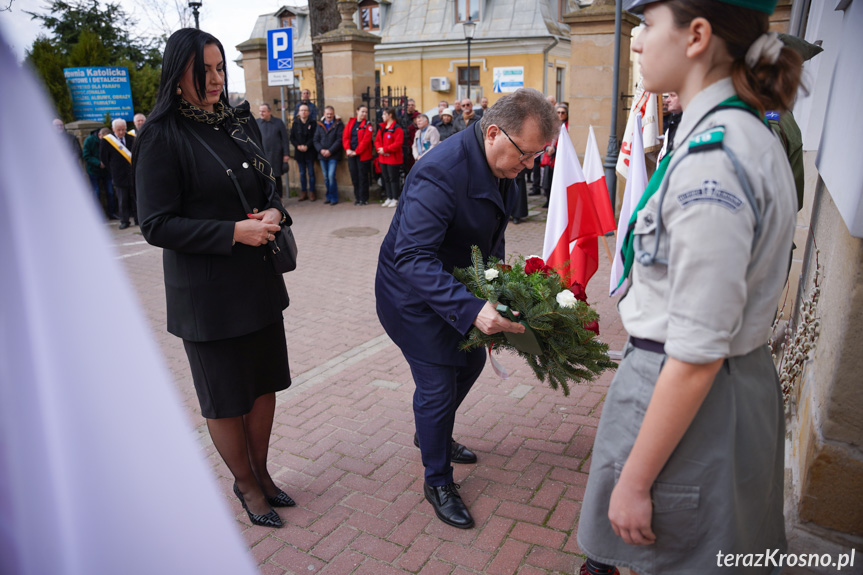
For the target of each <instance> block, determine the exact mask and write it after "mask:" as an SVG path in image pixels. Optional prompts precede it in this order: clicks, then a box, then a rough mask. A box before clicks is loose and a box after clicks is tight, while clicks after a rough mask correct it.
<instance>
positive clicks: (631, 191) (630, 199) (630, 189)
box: [608, 115, 647, 296]
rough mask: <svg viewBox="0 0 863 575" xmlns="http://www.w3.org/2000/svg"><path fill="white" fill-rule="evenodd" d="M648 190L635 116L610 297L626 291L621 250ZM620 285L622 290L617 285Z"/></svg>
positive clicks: (627, 283) (610, 283) (645, 167)
mask: <svg viewBox="0 0 863 575" xmlns="http://www.w3.org/2000/svg"><path fill="white" fill-rule="evenodd" d="M645 188H647V165H646V164H645V162H644V144H643V141H642V139H641V116H640V115H636V116H635V123H634V126H633V134H632V156H631V161H630V165H629V177H628V178H627V179H626V189H625V190H624V192H623V202H621V204H620V218H619V219H618V220H617V236H616V238H615V242H614V261H613V262H612V264H611V278H610V281H609V284H608V295H609V296H614V295H617V294H618V293H623V292H625V291H626V287H627V286H628V285H629V280H628V279H626V280H623V283H622V284H620V276H622V275H623V257H622V256H621V248H622V247H623V238H625V237H626V231H627V229H628V228H629V219H630V218H631V217H632V212H633V211H635V208H636V207H637V206H638V202H639V201H641V195H642V194H643V193H644V190H645ZM618 284H620V289H618V288H617V285H618Z"/></svg>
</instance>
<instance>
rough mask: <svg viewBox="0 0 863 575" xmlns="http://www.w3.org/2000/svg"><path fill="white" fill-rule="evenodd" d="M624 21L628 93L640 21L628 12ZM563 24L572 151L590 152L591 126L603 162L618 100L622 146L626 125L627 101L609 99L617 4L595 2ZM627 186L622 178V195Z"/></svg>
mask: <svg viewBox="0 0 863 575" xmlns="http://www.w3.org/2000/svg"><path fill="white" fill-rule="evenodd" d="M621 16H622V17H621V25H620V65H619V69H618V78H619V81H618V85H619V89H620V91H621V92H622V93H625V92H627V91H628V88H627V87H628V86H629V76H630V70H629V69H630V41H631V38H632V29H633V28H635V27H636V26H638V24H639V20H638V18H636V17H635V16H633V15H632V14H629V13H628V12H626V11H624V12H623V14H622V15H621ZM563 21H564V22H566V23H567V24H569V28H570V34H571V44H570V46H571V49H572V53H571V56H570V67H569V78H570V88H569V135H570V138H571V139H572V145H573V146H574V147H575V150H576V152H577V153H579V154H582V153H583V150H584V149H585V147H586V146H587V136H588V131H589V128H590V126H593V131H594V133H595V134H596V143H597V144H598V146H599V153H600V155H601V156H602V158H603V159H605V156H606V147H607V145H608V136H609V134H610V133H611V108H612V104H613V101H614V98H618V104H617V140H618V142H621V141H623V132H624V130H625V129H626V120H627V117H626V111H625V110H624V104H625V103H626V101H625V100H623V99H620V94H612V93H611V90H612V84H613V81H614V0H594V2H593V4H592V5H590V6H589V7H588V8H584V9H582V10H577V11H575V12H571V13H569V14H566V15H565V16H564V17H563ZM623 184H625V180H623V179H622V178H618V188H619V189H620V190H622V189H623ZM618 204H619V202H618Z"/></svg>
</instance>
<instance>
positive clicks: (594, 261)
mask: <svg viewBox="0 0 863 575" xmlns="http://www.w3.org/2000/svg"><path fill="white" fill-rule="evenodd" d="M556 158H557V159H556V161H555V167H554V177H553V179H552V181H551V194H550V198H549V202H548V216H547V218H546V223H545V242H544V244H543V248H542V258H543V259H544V260H545V262H546V264H548V265H549V266H550V267H552V268H554V269H555V270H556V271H557V272H558V273H559V274H560V276H561V277H562V278H563V279H564V281H565V282H566V284H567V285H568V286H572V285H573V284H575V283H579V284H581V285H582V286H587V282H588V281H590V278H591V277H592V276H593V274H594V273H596V269H597V267H598V265H599V250H598V247H597V241H596V238H597V236H599V235H601V234H602V233H603V232H602V224H601V223H600V221H599V216H598V215H597V209H596V206H595V205H594V200H593V195H592V194H591V191H590V188H589V187H588V185H587V181H586V179H585V177H584V173H583V172H582V171H581V165H580V164H579V162H578V156H577V155H576V153H575V149H574V148H573V147H572V142H571V141H570V139H569V132H567V130H566V126H561V127H560V136H559V137H558V140H557V154H556Z"/></svg>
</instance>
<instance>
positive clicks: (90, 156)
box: [84, 128, 120, 220]
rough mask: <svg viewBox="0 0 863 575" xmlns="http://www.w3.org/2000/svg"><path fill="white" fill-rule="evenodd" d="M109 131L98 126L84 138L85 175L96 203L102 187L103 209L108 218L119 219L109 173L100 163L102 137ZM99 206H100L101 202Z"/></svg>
mask: <svg viewBox="0 0 863 575" xmlns="http://www.w3.org/2000/svg"><path fill="white" fill-rule="evenodd" d="M110 133H111V130H109V129H108V128H99V129H98V130H93V131H92V132H90V135H89V136H87V139H86V140H84V165H85V166H86V167H87V176H88V177H89V178H90V185H91V186H92V187H93V194H94V196H95V197H96V203H97V204H99V203H100V202H99V194H100V193H101V190H102V188H104V189H105V210H106V211H107V212H108V218H109V219H112V220H119V219H120V216H118V215H117V198H115V197H114V186H113V184H112V182H111V174H110V172H108V169H107V168H106V167H105V166H104V165H103V164H102V160H101V158H100V154H101V144H102V138H103V137H105V136H107V135H108V134H110ZM99 207H101V204H100V206H99Z"/></svg>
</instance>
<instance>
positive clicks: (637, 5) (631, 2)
mask: <svg viewBox="0 0 863 575" xmlns="http://www.w3.org/2000/svg"><path fill="white" fill-rule="evenodd" d="M659 1H660V0H626V1H625V2H624V5H623V7H624V8H625V9H626V11H627V12H632V13H633V14H640V13H641V12H643V11H644V7H645V6H647V5H648V4H653V3H654V2H659ZM712 1H713V2H722V3H723V4H730V5H731V6H737V7H739V8H749V9H750V10H756V11H758V12H765V13H766V14H773V10H775V9H776V2H777V0H712Z"/></svg>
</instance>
